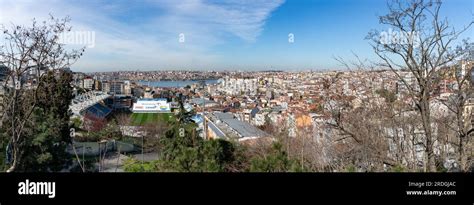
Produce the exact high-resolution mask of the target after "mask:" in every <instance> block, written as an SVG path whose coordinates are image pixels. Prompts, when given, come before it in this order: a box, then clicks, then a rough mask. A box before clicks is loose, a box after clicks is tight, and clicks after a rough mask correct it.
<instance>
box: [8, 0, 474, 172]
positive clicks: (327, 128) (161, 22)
mask: <svg viewBox="0 0 474 205" xmlns="http://www.w3.org/2000/svg"><path fill="white" fill-rule="evenodd" d="M0 5H2V6H1V8H0V12H1V13H0V17H1V18H0V28H1V33H0V36H1V40H0V83H1V87H0V117H1V121H0V126H1V127H0V170H1V171H3V172H107V173H110V172H472V171H474V139H473V137H472V136H473V135H474V133H473V132H474V118H473V116H474V93H473V92H472V91H474V87H473V86H474V43H472V42H471V41H470V39H469V37H471V38H472V37H473V36H474V35H473V29H472V24H473V2H472V1H471V0H465V1H464V0H454V1H445V2H440V1H423V0H406V1H370V0H363V1H346V0H338V1H323V0H321V1H317V0H314V1H309V0H304V1H283V0H256V1H204V0H202V1H201V0H195V1H193V0H185V1H181V2H179V3H178V2H175V1H170V0H156V1H146V0H139V1H134V2H133V3H130V2H128V1H114V2H109V1H92V0H90V1H84V2H82V1H81V3H79V2H77V1H59V2H58V1H44V2H43V1H13V0H0ZM32 8H36V9H34V11H33V10H32ZM296 10H298V11H296ZM30 11H31V12H30ZM329 14H331V15H329Z"/></svg>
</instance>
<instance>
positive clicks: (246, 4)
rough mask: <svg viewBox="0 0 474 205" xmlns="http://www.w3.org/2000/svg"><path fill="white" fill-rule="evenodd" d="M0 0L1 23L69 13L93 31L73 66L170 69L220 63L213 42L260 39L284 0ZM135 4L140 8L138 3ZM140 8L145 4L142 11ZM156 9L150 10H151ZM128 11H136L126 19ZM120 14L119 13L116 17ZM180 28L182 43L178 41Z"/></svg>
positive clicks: (80, 27) (76, 23) (75, 23)
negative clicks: (91, 44) (91, 42)
mask: <svg viewBox="0 0 474 205" xmlns="http://www.w3.org/2000/svg"><path fill="white" fill-rule="evenodd" d="M104 2H105V1H104V0H97V1H94V0H88V1H61V0H41V1H37V0H0V5H2V6H1V7H0V24H6V25H7V26H8V24H9V23H10V22H13V23H15V24H30V22H31V19H32V18H37V19H39V20H41V19H44V18H46V17H47V16H48V14H49V13H51V14H53V15H54V16H56V17H64V16H66V15H69V16H70V17H71V18H72V22H71V24H72V26H73V29H74V30H87V31H94V32H95V33H96V40H95V44H96V45H95V47H94V48H91V49H88V50H86V53H85V56H84V57H83V58H82V59H81V60H80V61H79V62H78V63H77V64H76V65H75V67H77V68H80V69H81V70H84V71H93V70H96V69H108V70H112V69H114V70H115V69H117V70H118V69H137V68H143V69H159V68H162V69H172V68H187V69H191V68H206V67H207V66H218V65H216V62H218V59H219V53H213V52H212V51H211V49H212V47H213V46H215V45H219V44H222V43H225V42H226V41H227V39H228V38H229V37H232V36H233V37H235V38H237V39H240V40H241V41H242V42H246V43H252V42H255V41H257V40H258V37H259V35H261V33H262V31H263V28H264V25H265V22H266V20H267V19H268V18H269V17H270V15H271V13H272V12H273V11H274V10H275V9H276V8H278V7H279V6H280V5H281V4H283V3H284V1H283V0H252V1H250V0H243V1H242V0H222V1H218V0H213V1H205V0H182V1H175V0H154V1H153V0H139V1H134V2H133V3H131V2H130V1H120V0H119V1H112V2H110V1H107V4H105V3H104ZM136 7H139V8H136ZM140 8H142V9H143V8H149V9H150V10H151V11H150V10H148V11H146V12H147V13H140V12H143V11H142V10H140ZM155 10H156V12H153V11H155ZM127 15H133V16H137V15H138V16H140V17H139V21H138V22H137V21H133V22H131V21H128V20H127ZM120 17H122V18H120ZM180 33H184V34H185V37H186V42H185V43H184V44H183V43H179V42H178V37H179V34H180Z"/></svg>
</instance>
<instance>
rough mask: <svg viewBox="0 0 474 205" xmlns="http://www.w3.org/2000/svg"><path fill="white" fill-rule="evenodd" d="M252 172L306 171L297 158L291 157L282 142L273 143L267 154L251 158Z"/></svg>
mask: <svg viewBox="0 0 474 205" xmlns="http://www.w3.org/2000/svg"><path fill="white" fill-rule="evenodd" d="M250 171H251V172H299V171H304V170H302V169H301V165H300V164H299V163H298V161H297V160H294V159H289V158H288V154H287V153H286V152H285V151H284V149H283V146H282V144H281V143H279V142H276V143H273V145H272V148H271V149H270V151H269V153H266V156H257V157H254V158H252V159H251V165H250Z"/></svg>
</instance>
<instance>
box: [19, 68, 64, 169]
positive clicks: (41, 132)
mask: <svg viewBox="0 0 474 205" xmlns="http://www.w3.org/2000/svg"><path fill="white" fill-rule="evenodd" d="M71 80H72V75H71V74H70V73H67V72H59V74H55V73H54V72H52V71H50V72H48V73H47V74H46V76H45V79H44V81H43V82H41V84H40V85H39V86H38V88H37V90H36V93H37V96H38V99H39V101H38V104H37V107H36V109H35V110H34V112H33V117H32V119H33V121H32V122H31V123H29V124H28V127H29V129H27V132H26V133H27V135H25V136H26V140H25V141H24V142H23V143H24V145H23V146H24V147H25V149H24V150H23V152H22V161H21V163H20V164H19V166H18V171H60V170H61V169H63V168H64V167H65V166H67V165H68V164H69V163H70V157H69V155H68V154H67V152H66V147H67V146H68V145H69V144H70V143H71V140H70V139H71V138H70V136H69V132H70V130H69V129H70V125H69V118H70V116H71V115H72V113H70V111H69V103H70V102H71V100H72V88H71V87H70V82H71Z"/></svg>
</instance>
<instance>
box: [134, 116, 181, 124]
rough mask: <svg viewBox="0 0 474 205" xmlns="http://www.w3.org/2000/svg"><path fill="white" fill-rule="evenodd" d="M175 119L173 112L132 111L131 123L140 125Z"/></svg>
mask: <svg viewBox="0 0 474 205" xmlns="http://www.w3.org/2000/svg"><path fill="white" fill-rule="evenodd" d="M174 119H175V117H174V115H173V113H133V114H132V120H131V123H132V125H134V126H142V125H145V124H149V123H153V122H158V121H162V122H172V121H173V120H174Z"/></svg>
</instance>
